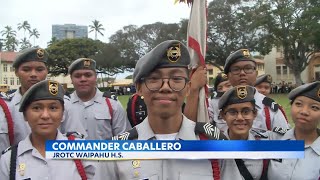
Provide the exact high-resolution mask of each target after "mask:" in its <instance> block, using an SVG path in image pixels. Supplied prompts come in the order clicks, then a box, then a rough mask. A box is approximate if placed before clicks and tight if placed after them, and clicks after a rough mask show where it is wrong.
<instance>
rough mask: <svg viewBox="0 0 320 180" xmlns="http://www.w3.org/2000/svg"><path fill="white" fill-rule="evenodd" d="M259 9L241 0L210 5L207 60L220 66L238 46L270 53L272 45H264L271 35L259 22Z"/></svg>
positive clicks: (223, 1)
mask: <svg viewBox="0 0 320 180" xmlns="http://www.w3.org/2000/svg"><path fill="white" fill-rule="evenodd" d="M255 13H256V10H255V8H254V7H252V6H250V4H246V3H243V2H242V1H240V0H234V1H230V0H214V1H212V2H210V3H209V6H208V43H207V47H208V49H207V54H206V61H207V62H208V63H210V64H213V65H215V66H217V67H218V68H219V66H223V65H224V64H225V60H226V58H227V57H228V56H229V55H230V54H231V53H232V52H233V51H235V50H238V49H240V48H248V49H250V50H251V51H259V52H264V53H268V52H270V50H271V46H270V45H269V46H261V45H260V43H261V42H265V39H266V38H267V37H268V35H267V34H265V33H264V31H263V28H261V27H260V26H259V25H257V23H256V22H255V17H256V16H255Z"/></svg>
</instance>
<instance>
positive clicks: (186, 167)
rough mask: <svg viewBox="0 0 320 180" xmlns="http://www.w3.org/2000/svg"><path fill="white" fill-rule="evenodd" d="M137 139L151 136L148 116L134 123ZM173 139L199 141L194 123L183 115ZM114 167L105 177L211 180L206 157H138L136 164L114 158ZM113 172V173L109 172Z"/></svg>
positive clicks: (209, 167) (150, 179)
mask: <svg viewBox="0 0 320 180" xmlns="http://www.w3.org/2000/svg"><path fill="white" fill-rule="evenodd" d="M136 128H137V132H138V134H139V136H138V139H137V140H150V139H155V134H154V132H153V131H152V129H151V127H150V125H149V120H148V117H147V118H146V119H145V120H144V121H142V123H140V124H139V125H137V126H136ZM176 139H177V140H199V137H198V136H197V135H196V134H195V123H194V122H193V121H191V120H189V119H187V118H186V117H185V116H183V122H182V125H181V128H180V130H179V132H178V134H177V136H176ZM114 163H115V168H114V171H113V170H109V171H110V172H111V174H109V175H110V177H108V178H106V179H119V180H127V179H149V180H154V179H156V180H164V179H165V180H180V179H181V180H200V179H201V180H212V179H213V175H212V168H211V163H210V161H209V160H174V159H172V160H140V161H139V163H140V165H139V167H134V166H133V165H132V163H133V161H115V162H114ZM112 173H114V174H112Z"/></svg>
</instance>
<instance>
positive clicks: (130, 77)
mask: <svg viewBox="0 0 320 180" xmlns="http://www.w3.org/2000/svg"><path fill="white" fill-rule="evenodd" d="M125 79H133V75H132V74H131V75H129V76H127V77H125Z"/></svg>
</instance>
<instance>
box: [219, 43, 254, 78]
mask: <svg viewBox="0 0 320 180" xmlns="http://www.w3.org/2000/svg"><path fill="white" fill-rule="evenodd" d="M239 61H252V62H254V63H256V61H255V60H254V59H253V58H252V56H251V54H250V52H249V50H248V49H239V50H238V51H236V52H234V53H232V54H230V55H229V56H228V58H227V60H226V62H225V65H224V73H226V74H227V73H228V72H229V70H230V66H231V65H232V64H234V63H236V62H239Z"/></svg>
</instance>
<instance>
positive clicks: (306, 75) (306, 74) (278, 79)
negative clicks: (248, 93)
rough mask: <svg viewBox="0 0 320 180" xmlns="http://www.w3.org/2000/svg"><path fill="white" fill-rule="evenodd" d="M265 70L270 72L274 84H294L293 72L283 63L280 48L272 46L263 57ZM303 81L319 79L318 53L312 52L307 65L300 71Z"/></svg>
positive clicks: (319, 57)
mask: <svg viewBox="0 0 320 180" xmlns="http://www.w3.org/2000/svg"><path fill="white" fill-rule="evenodd" d="M264 61H265V71H266V73H268V74H271V76H272V79H273V81H274V82H275V83H276V84H279V83H288V84H295V83H296V82H295V78H294V75H293V72H292V71H291V70H290V68H289V67H288V66H286V65H285V64H284V61H283V52H282V48H276V47H274V48H272V51H271V52H270V53H269V54H268V55H266V56H265V57H264ZM301 79H302V81H303V82H304V83H309V82H312V81H314V80H318V81H319V80H320V53H316V54H314V55H313V56H312V57H311V58H310V61H309V65H308V66H307V67H306V69H305V70H304V71H302V73H301Z"/></svg>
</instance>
